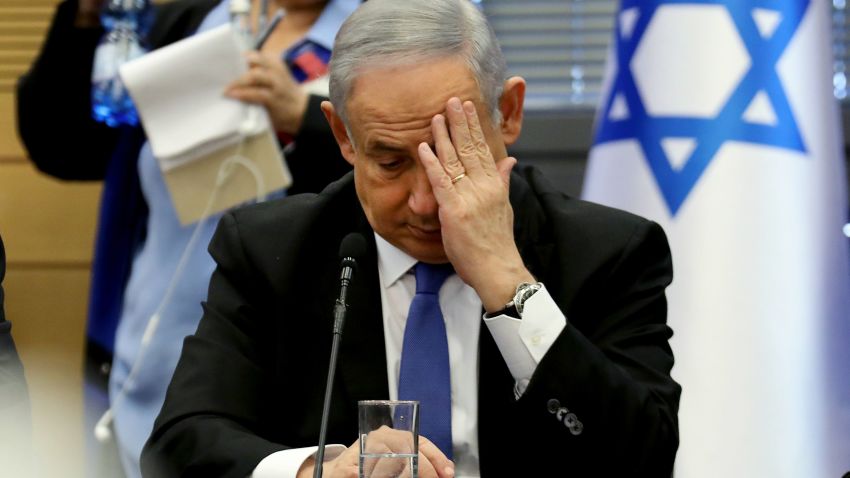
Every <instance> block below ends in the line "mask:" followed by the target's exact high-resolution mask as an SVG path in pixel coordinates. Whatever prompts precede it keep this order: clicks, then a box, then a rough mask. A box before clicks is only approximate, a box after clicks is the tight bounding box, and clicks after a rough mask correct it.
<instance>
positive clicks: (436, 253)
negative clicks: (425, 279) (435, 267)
mask: <svg viewBox="0 0 850 478" xmlns="http://www.w3.org/2000/svg"><path fill="white" fill-rule="evenodd" d="M414 242H415V244H414V245H413V247H411V248H406V249H405V252H407V253H408V254H409V255H410V256H411V257H413V258H414V259H416V260H417V261H419V262H425V263H427V264H445V263H446V262H449V258H448V257H446V250H445V249H443V243H442V242H440V243H439V244H433V243H430V244H428V243H426V244H423V243H422V242H421V241H414Z"/></svg>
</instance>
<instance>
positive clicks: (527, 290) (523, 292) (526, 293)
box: [504, 282, 543, 318]
mask: <svg viewBox="0 0 850 478" xmlns="http://www.w3.org/2000/svg"><path fill="white" fill-rule="evenodd" d="M542 288H543V284H541V283H540V282H537V283H531V282H521V283H520V284H519V285H518V286H516V292H515V293H514V298H513V299H511V301H510V302H508V303H507V304H505V309H504V310H505V314H506V315H513V314H511V313H510V312H513V311H514V310H515V311H516V317H517V318H522V311H523V309H524V308H525V301H526V300H528V298H529V297H531V296H532V295H534V293H535V292H537V291H538V290H540V289H542Z"/></svg>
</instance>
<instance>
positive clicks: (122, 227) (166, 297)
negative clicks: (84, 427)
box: [17, 0, 360, 477]
mask: <svg viewBox="0 0 850 478" xmlns="http://www.w3.org/2000/svg"><path fill="white" fill-rule="evenodd" d="M101 3H102V2H100V1H95V0H79V1H75V0H66V1H64V2H62V3H61V4H60V5H59V7H58V9H57V11H56V15H55V17H54V19H53V23H52V25H51V27H50V30H49V33H48V35H47V39H46V41H45V44H44V46H43V48H42V50H41V53H40V54H39V56H38V57H37V58H36V60H35V62H34V63H33V65H32V67H31V69H30V71H29V72H28V73H26V74H25V75H24V76H23V77H22V78H21V79H20V81H19V83H18V90H17V93H18V95H17V100H18V104H17V114H18V127H19V134H20V136H21V139H22V140H23V143H24V145H25V147H26V149H27V151H28V152H29V155H30V158H31V159H32V161H33V162H34V163H35V165H36V166H37V167H38V168H39V169H40V170H41V171H43V172H45V173H46V174H49V175H51V176H54V177H57V178H60V179H68V180H103V181H104V186H103V193H102V198H101V206H100V218H99V224H98V232H97V243H96V249H95V257H94V263H93V271H92V289H91V298H90V308H89V320H88V327H87V377H89V378H91V380H89V381H88V383H89V384H95V385H91V386H89V385H87V402H88V403H92V402H97V401H98V400H97V396H98V391H99V390H104V389H105V387H104V385H105V384H104V382H105V378H106V375H108V381H109V384H108V389H109V403H108V406H110V407H111V413H112V416H114V424H113V425H114V427H113V428H114V433H113V435H114V436H115V438H116V441H115V443H117V446H118V456H120V461H121V465H122V466H121V467H122V468H123V470H124V471H125V472H126V474H127V475H128V476H130V477H136V476H139V464H138V463H139V454H140V452H141V449H142V445H143V443H144V441H145V440H146V438H147V436H148V435H149V433H150V431H151V427H152V424H153V420H154V418H155V416H156V414H157V413H158V411H159V409H160V406H161V404H162V401H163V398H164V394H165V388H166V386H167V384H168V381H169V379H170V377H171V375H172V372H173V369H174V366H175V364H176V363H177V359H178V356H179V354H180V349H181V345H182V341H183V338H184V337H185V336H186V335H188V334H191V333H192V332H194V330H195V328H196V326H197V323H198V316H199V313H200V310H201V309H200V302H201V300H202V299H203V297H204V294H205V292H206V286H207V282H208V278H209V275H210V273H211V272H212V270H213V267H214V263H213V261H212V260H211V258H210V257H209V255H208V254H207V252H206V244H207V243H208V241H209V238H210V237H211V236H212V233H213V230H214V227H215V224H216V222H217V219H218V216H213V217H211V218H208V219H207V220H206V221H204V222H203V223H201V225H200V226H199V227H200V230H199V240H197V242H196V243H195V244H196V247H194V248H193V249H191V250H187V245H189V239H190V237H191V235H192V233H193V230H194V229H195V227H196V225H189V226H185V227H184V226H181V225H180V224H179V222H178V220H177V217H176V214H175V211H174V208H173V206H172V204H171V202H170V198H169V195H168V191H167V189H166V187H165V184H164V181H163V177H162V174H161V172H160V170H159V167H158V166H157V162H156V160H155V158H154V157H153V155H152V152H151V148H150V145H149V144H148V143H147V142H146V141H145V136H144V131H143V129H142V128H141V127H138V128H119V129H112V128H108V127H106V126H105V125H103V124H100V123H97V122H95V121H94V120H93V119H92V118H91V112H90V110H91V103H90V96H89V95H90V88H91V69H92V63H93V56H94V51H95V48H96V46H97V44H98V41H99V38H100V36H101V35H102V33H103V29H102V28H101V27H100V25H99V22H98V12H99V10H100V8H101ZM259 3H260V2H255V7H257V6H258V5H259ZM270 3H271V7H272V9H273V10H274V9H277V8H278V7H281V8H285V9H286V15H285V16H284V17H283V19H282V20H281V21H280V23H279V24H278V25H277V27H276V28H275V30H274V31H273V32H272V33H271V35H270V36H269V38H268V40H267V41H266V42H265V44H264V45H263V47H262V49H261V50H260V51H259V52H253V53H250V54H249V55H248V62H249V64H250V69H249V71H248V72H247V73H246V74H245V75H244V76H243V77H242V78H240V79H239V80H238V81H237V82H235V83H234V84H233V85H231V87H230V88H228V90H227V91H226V92H223V93H224V94H227V95H229V96H231V97H233V98H235V99H238V100H242V101H247V102H252V103H257V104H261V105H263V106H265V108H266V109H267V110H268V112H269V115H270V117H271V120H272V124H273V125H274V127H275V128H276V129H277V131H278V135H279V137H281V138H282V142H283V143H284V144H286V149H285V152H286V158H287V163H288V166H289V168H290V171H291V172H292V175H293V185H292V187H291V188H290V189H289V191H288V194H295V193H298V192H307V191H310V192H318V191H320V190H321V189H322V188H324V186H325V185H327V184H328V183H330V182H332V181H333V180H335V179H337V178H338V177H340V176H342V175H343V174H344V173H345V172H346V171H347V170H349V169H350V167H349V166H348V164H347V163H346V162H345V161H344V160H343V159H342V158H341V157H340V154H339V151H338V149H337V148H336V147H335V146H334V141H333V136H332V134H331V131H330V129H329V127H328V125H327V123H326V121H325V120H324V118H323V116H322V113H321V110H320V103H321V101H322V97H320V96H316V95H312V94H308V93H307V92H306V91H305V90H304V89H303V88H302V87H301V85H300V83H301V82H304V81H307V80H311V79H314V78H316V77H320V76H322V75H323V74H324V72H325V69H326V64H327V61H328V59H329V57H330V50H331V47H332V44H333V38H334V35H335V34H336V31H337V29H338V28H339V26H340V25H341V24H342V22H343V20H344V19H345V18H346V17H347V16H348V14H350V13H351V12H352V11H353V10H354V9H355V8H356V7H357V5H358V4H359V3H360V2H359V0H277V1H275V2H270ZM228 6H229V5H228V2H227V0H178V1H174V2H170V3H164V4H158V5H157V6H156V9H157V10H156V17H155V21H154V23H153V26H152V28H151V31H150V33H149V35H148V41H149V45H150V46H151V47H152V48H154V49H155V48H159V47H162V46H164V45H168V44H170V43H173V42H175V41H178V40H180V39H182V38H185V37H187V36H189V35H192V34H194V33H196V32H200V31H204V30H207V29H210V28H213V27H216V26H219V25H222V24H224V23H227V22H228V21H229V8H228ZM255 10H256V8H255ZM188 113H190V112H187V114H188ZM184 253H185V258H184V259H185V268H184V269H183V272H182V273H180V274H179V275H177V264H178V263H179V262H180V259H181V257H183V255H184ZM155 313H156V314H157V315H158V316H159V317H160V319H159V325H158V327H156V329H155V330H154V332H153V335H152V336H151V337H150V341H149V342H148V345H147V346H145V347H143V346H142V337H143V335H144V334H145V332H146V331H147V330H149V329H148V324H149V323H150V319H151V317H152V316H153V315H154V314H155ZM110 359H111V364H110ZM98 382H100V384H99V385H98V384H97V383H98ZM101 396H102V394H101ZM105 402H106V401H105V400H104V399H103V398H101V400H100V403H101V406H100V407H99V408H100V410H87V415H88V416H89V417H90V418H89V421H90V422H93V421H95V420H93V419H92V418H94V419H96V417H98V416H100V415H101V414H102V410H103V409H104V408H105V406H106V405H107V404H106V403H105ZM96 408H97V407H96ZM98 412H100V413H98ZM108 421H109V420H108V419H104V420H102V421H101V425H104V424H106V423H107V422H108ZM99 428H103V427H99ZM100 435H101V438H105V437H107V436H108V435H109V429H107V430H106V432H105V433H104V432H102V433H100ZM107 442H109V441H108V440H107ZM110 456H115V454H114V453H109V452H107V453H104V454H101V456H100V457H99V458H97V459H96V460H103V459H104V457H105V458H106V460H107V462H106V463H105V464H103V465H98V466H103V467H104V468H105V471H103V473H105V474H106V475H107V476H109V475H111V474H113V473H114V471H113V469H114V467H113V466H111V465H110V464H109V463H108V457H110ZM92 473H96V472H92Z"/></svg>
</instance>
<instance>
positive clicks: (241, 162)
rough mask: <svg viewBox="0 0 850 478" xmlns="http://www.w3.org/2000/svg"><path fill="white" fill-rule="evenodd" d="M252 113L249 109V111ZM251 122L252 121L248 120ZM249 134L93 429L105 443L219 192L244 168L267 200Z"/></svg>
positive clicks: (222, 172) (221, 176) (222, 173)
mask: <svg viewBox="0 0 850 478" xmlns="http://www.w3.org/2000/svg"><path fill="white" fill-rule="evenodd" d="M249 111H250V110H249ZM249 121H250V119H249ZM246 139H247V138H246V135H244V134H243V135H242V137H241V138H240V140H239V145H238V147H237V149H236V152H235V153H234V154H233V156H231V157H229V158H227V159H226V160H225V161H224V162H222V163H221V166H219V168H218V174H217V175H216V181H215V186H214V187H213V190H212V192H211V193H210V197H209V199H208V200H207V205H206V206H205V207H204V212H203V213H202V214H201V220H199V221H198V223H197V224H196V225H195V228H194V229H193V230H192V235H191V236H190V237H189V242H187V243H186V247H185V248H184V249H183V253H182V254H180V260H179V261H178V262H177V267H176V268H175V269H174V274H172V276H171V280H170V281H169V283H168V287H167V288H166V289H165V294H163V296H162V300H161V301H160V302H159V305H158V306H157V308H156V310H155V311H154V313H153V315H151V317H150V318H149V319H148V323H147V324H146V325H145V332H144V333H143V334H142V342H141V346H140V347H139V354H138V355H137V356H136V359H135V360H134V361H133V365H132V366H131V367H130V373H129V374H127V379H126V380H124V383H123V384H121V388H120V389H119V390H118V393H117V394H116V396H115V400H114V401H113V402H112V404H111V405H110V407H109V408H108V409H107V410H106V412H105V413H104V414H103V416H101V417H100V419H99V420H98V421H97V424H96V425H95V427H94V436H95V438H96V439H97V441H98V442H100V443H106V442H107V441H109V440H111V439H112V429H111V425H112V420H113V418H114V415H113V413H112V410H113V409H114V408H115V407H116V406H118V404H119V403H121V400H122V399H123V398H124V397H125V396H126V395H127V390H129V389H130V387H132V386H133V383H134V382H135V381H136V376H137V375H138V374H139V370H140V369H141V364H142V363H143V362H144V358H145V355H146V353H147V351H148V349H149V348H150V342H151V340H152V339H153V337H154V335H155V334H156V330H157V328H159V322H160V318H161V317H162V311H163V310H164V309H165V307H166V306H167V305H168V304H169V303H170V302H171V296H172V295H173V294H174V290H175V289H176V288H177V283H178V280H179V279H180V278H181V277H182V276H183V271H184V269H185V268H186V265H187V264H188V262H189V253H190V252H191V251H193V250H194V249H195V246H196V243H197V242H198V239H199V238H200V233H201V229H202V228H203V226H204V225H205V224H206V222H207V220H208V219H209V218H210V214H211V212H212V208H213V206H214V205H215V200H216V198H217V197H218V193H219V191H220V190H221V189H222V188H224V185H225V184H226V183H227V180H228V179H230V177H231V176H232V175H233V172H234V171H235V170H236V166H242V167H244V168H245V169H247V170H248V172H249V173H250V174H251V176H253V178H254V183H255V184H256V186H257V196H256V197H257V202H263V201H265V200H266V196H267V194H266V183H265V181H264V180H263V175H262V172H261V171H260V169H259V168H258V167H257V165H256V164H254V163H253V161H251V160H250V159H249V158H246V157H245V156H243V155H242V149H243V146H244V144H245V141H246Z"/></svg>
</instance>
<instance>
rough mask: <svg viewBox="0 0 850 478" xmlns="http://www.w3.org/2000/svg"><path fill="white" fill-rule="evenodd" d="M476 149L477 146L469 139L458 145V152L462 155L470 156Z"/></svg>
mask: <svg viewBox="0 0 850 478" xmlns="http://www.w3.org/2000/svg"><path fill="white" fill-rule="evenodd" d="M477 151H478V148H477V147H476V145H475V144H474V143H472V142H471V141H465V142H464V143H463V144H462V145H461V146H460V151H459V152H460V154H462V155H464V156H472V155H474V154H475V153H476V152H477Z"/></svg>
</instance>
